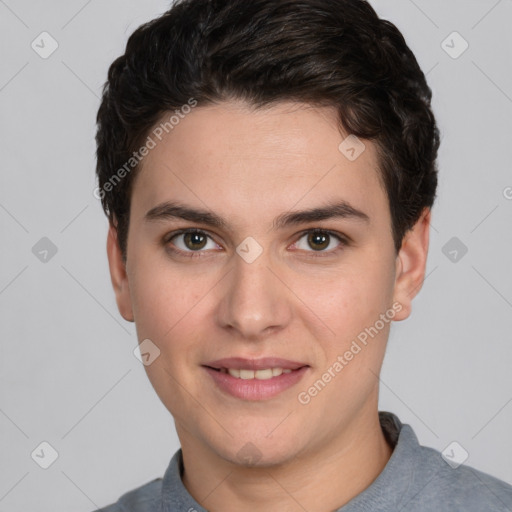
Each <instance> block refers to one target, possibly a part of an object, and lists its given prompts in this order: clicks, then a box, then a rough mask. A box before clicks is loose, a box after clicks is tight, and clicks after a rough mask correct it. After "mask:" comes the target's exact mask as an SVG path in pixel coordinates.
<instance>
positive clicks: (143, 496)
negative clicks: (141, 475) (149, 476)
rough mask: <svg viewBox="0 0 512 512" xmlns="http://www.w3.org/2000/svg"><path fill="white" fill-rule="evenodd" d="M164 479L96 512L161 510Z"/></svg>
mask: <svg viewBox="0 0 512 512" xmlns="http://www.w3.org/2000/svg"><path fill="white" fill-rule="evenodd" d="M161 495H162V479H161V478H156V479H155V480H152V481H151V482H148V483H147V484H145V485H142V486H140V487H137V488H136V489H133V490H131V491H129V492H127V493H125V494H123V495H122V496H121V497H120V498H119V500H118V501H116V502H115V503H113V504H112V505H109V506H107V507H103V508H100V509H99V510H97V511H95V512H155V511H156V510H159V509H158V508H156V507H157V505H158V506H159V505H160V503H161Z"/></svg>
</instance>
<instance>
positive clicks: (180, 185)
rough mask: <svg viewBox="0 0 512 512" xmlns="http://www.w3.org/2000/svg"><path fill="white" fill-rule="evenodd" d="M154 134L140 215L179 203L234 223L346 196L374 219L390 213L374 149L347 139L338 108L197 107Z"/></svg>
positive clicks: (138, 197)
mask: <svg viewBox="0 0 512 512" xmlns="http://www.w3.org/2000/svg"><path fill="white" fill-rule="evenodd" d="M168 117H169V115H166V116H164V117H163V118H162V119H163V120H166V119H168ZM160 131H162V130H160ZM152 133H153V132H152ZM152 133H150V136H152V138H153V139H154V141H155V143H156V144H155V146H154V148H153V149H151V151H150V152H149V154H148V155H147V156H146V157H145V158H144V160H143V162H142V166H141V169H140V171H139V174H138V176H137V178H136V181H135V184H134V193H133V197H132V207H133V208H134V209H135V210H136V211H135V212H134V213H135V215H136V216H140V215H143V214H144V213H145V212H146V211H147V210H149V209H150V208H152V207H154V206H155V205H157V204H158V203H161V202H164V201H168V200H171V199H177V198H179V199H180V200H185V199H186V202H187V203H188V204H195V205H197V206H202V207H205V206H206V207H207V208H211V209H214V210H215V211H217V212H222V211H224V212H225V213H226V214H229V215H230V216H231V217H232V218H235V219H236V217H237V216H240V217H243V216H247V215H248V214H249V215H250V214H251V212H252V213H253V214H254V215H258V216H260V217H261V216H264V215H265V214H267V213H268V214H270V213H272V214H276V215H278V214H279V213H282V211H283V210H289V209H292V207H293V206H294V205H295V204H298V203H299V202H300V206H301V207H314V206H317V205H318V204H319V203H325V202H334V201H335V200H337V199H340V198H341V199H344V200H349V201H350V203H351V204H352V205H353V206H355V207H357V208H360V209H363V210H365V211H366V212H367V213H369V215H378V214H379V209H380V210H382V209H383V208H384V209H387V199H386V195H385V191H384V190H383V188H382V186H381V181H380V179H379V171H378V160H377V153H376V148H375V146H374V144H373V143H371V142H370V141H364V143H363V141H358V140H357V138H353V136H351V137H350V138H348V139H347V137H348V136H349V134H347V133H342V132H340V128H339V126H338V120H337V116H336V111H335V110H334V109H332V108H326V107H312V106H310V105H304V104H298V103H293V102H287V103H279V104H276V105H273V106H271V107H266V108H263V109H254V108H253V107H251V106H249V105H247V104H246V103H243V102H226V103H220V104H216V105H210V106H198V107H195V108H194V109H192V111H191V112H190V113H189V114H187V115H185V116H183V117H182V118H181V119H180V120H179V123H177V124H175V125H173V127H172V129H169V133H165V132H164V134H163V135H160V138H161V140H159V139H158V138H157V137H155V136H154V135H152ZM340 145H341V146H340ZM354 157H356V158H354ZM354 203H355V204H354ZM363 206H364V207H363ZM143 210H144V211H143ZM228 210H229V211H228ZM380 214H382V211H381V212H380Z"/></svg>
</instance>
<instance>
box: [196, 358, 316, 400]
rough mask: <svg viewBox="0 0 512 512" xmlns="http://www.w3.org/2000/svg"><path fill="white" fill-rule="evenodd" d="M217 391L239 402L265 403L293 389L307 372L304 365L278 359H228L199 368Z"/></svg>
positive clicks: (306, 367) (307, 368) (306, 365)
mask: <svg viewBox="0 0 512 512" xmlns="http://www.w3.org/2000/svg"><path fill="white" fill-rule="evenodd" d="M202 366H203V368H204V369H205V370H206V372H207V373H208V374H209V375H210V377H211V379H212V380H213V382H214V383H215V384H216V387H217V389H219V390H220V391H221V392H223V393H225V394H228V395H230V396H232V397H235V398H238V399H242V400H253V401H254V400H268V399H271V398H274V397H276V396H277V395H280V394H281V393H283V392H284V391H286V390H287V389H289V388H292V387H293V386H295V385H296V384H297V383H298V382H299V381H300V380H301V379H302V378H303V377H304V375H305V374H306V373H307V372H308V371H309V369H310V367H309V365H308V364H306V363H302V362H298V361H291V360H289V359H282V358H278V357H263V358H261V359H245V358H242V357H230V358H225V359H218V360H216V361H210V362H209V363H207V364H204V365H202Z"/></svg>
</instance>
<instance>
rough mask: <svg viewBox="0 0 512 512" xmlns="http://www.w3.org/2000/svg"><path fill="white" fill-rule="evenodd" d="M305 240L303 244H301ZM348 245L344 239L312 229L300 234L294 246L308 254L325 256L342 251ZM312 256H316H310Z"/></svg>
mask: <svg viewBox="0 0 512 512" xmlns="http://www.w3.org/2000/svg"><path fill="white" fill-rule="evenodd" d="M302 240H305V243H304V242H302ZM346 245H348V243H347V242H346V241H345V240H344V238H343V237H342V236H340V235H337V234H336V233H333V232H331V231H326V230H322V229H314V230H309V231H306V232H304V233H303V234H302V236H301V237H300V238H299V240H298V241H297V242H296V243H295V244H294V246H295V247H296V248H297V249H300V250H303V251H306V252H310V253H315V252H316V253H319V254H318V256H323V255H324V254H325V255H326V256H327V255H329V254H331V253H335V252H337V250H338V249H342V248H343V247H344V246H346ZM312 256H316V255H315V254H312Z"/></svg>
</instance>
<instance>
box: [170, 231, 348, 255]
mask: <svg viewBox="0 0 512 512" xmlns="http://www.w3.org/2000/svg"><path fill="white" fill-rule="evenodd" d="M309 233H313V234H327V235H329V236H331V237H334V238H336V239H337V240H338V241H339V242H340V245H339V246H338V247H337V248H336V249H331V250H330V251H306V252H311V253H313V254H311V257H313V258H325V257H328V256H331V255H332V254H336V253H338V252H339V251H341V250H343V249H344V248H345V247H347V246H349V245H350V243H349V240H348V239H347V238H346V237H344V236H343V235H341V234H340V233H337V232H335V231H330V230H328V229H321V228H312V229H307V230H304V231H302V232H300V233H298V238H297V242H298V241H299V240H300V239H301V238H302V237H304V235H307V234H309ZM186 234H193V235H195V234H197V235H204V236H206V237H208V238H210V239H211V240H212V241H214V242H215V240H213V238H212V237H211V235H209V234H208V232H206V231H203V230H201V229H181V230H179V231H173V232H172V233H169V235H167V236H166V237H165V239H164V244H165V245H166V246H167V248H168V250H169V251H171V252H172V253H174V254H178V255H180V256H184V257H186V258H198V257H199V258H204V257H205V256H204V255H203V253H204V252H205V251H204V250H199V251H182V250H181V249H175V248H173V247H171V245H172V244H171V245H167V244H169V242H170V241H171V240H172V239H174V238H176V237H177V236H179V235H186ZM297 242H294V243H297ZM215 243H216V242H215Z"/></svg>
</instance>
